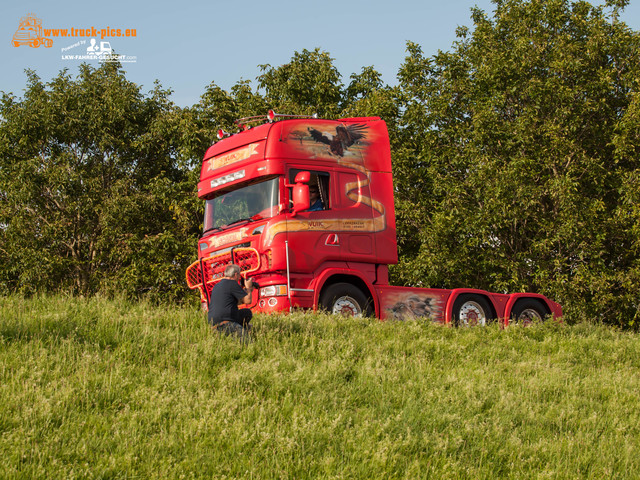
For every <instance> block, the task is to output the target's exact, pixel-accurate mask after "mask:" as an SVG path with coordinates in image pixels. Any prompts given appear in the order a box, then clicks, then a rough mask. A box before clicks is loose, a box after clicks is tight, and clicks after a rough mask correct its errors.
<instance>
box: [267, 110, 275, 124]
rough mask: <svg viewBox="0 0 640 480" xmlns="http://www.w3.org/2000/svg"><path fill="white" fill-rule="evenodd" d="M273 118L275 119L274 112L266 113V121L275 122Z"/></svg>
mask: <svg viewBox="0 0 640 480" xmlns="http://www.w3.org/2000/svg"><path fill="white" fill-rule="evenodd" d="M275 118H276V112H274V111H273V110H269V111H268V112H267V119H268V120H269V121H270V122H273V121H274V120H275Z"/></svg>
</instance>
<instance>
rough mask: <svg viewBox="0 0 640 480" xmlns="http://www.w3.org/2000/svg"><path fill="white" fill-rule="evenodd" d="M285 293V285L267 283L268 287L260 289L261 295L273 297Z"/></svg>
mask: <svg viewBox="0 0 640 480" xmlns="http://www.w3.org/2000/svg"><path fill="white" fill-rule="evenodd" d="M286 294H287V286H286V285H269V286H268V287H262V288H261V289H260V296H261V297H275V296H282V295H286Z"/></svg>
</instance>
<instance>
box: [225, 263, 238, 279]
mask: <svg viewBox="0 0 640 480" xmlns="http://www.w3.org/2000/svg"><path fill="white" fill-rule="evenodd" d="M224 276H225V278H230V279H232V280H239V279H240V267H239V266H238V265H236V264H235V263H232V264H231V265H227V268H225V269H224Z"/></svg>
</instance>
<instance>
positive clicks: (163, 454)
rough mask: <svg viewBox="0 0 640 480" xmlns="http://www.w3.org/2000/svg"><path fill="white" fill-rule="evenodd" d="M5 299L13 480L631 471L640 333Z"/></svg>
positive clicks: (636, 463) (2, 321)
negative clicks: (218, 318)
mask: <svg viewBox="0 0 640 480" xmlns="http://www.w3.org/2000/svg"><path fill="white" fill-rule="evenodd" d="M254 324H255V329H254V330H255V332H254V333H255V334H254V341H253V342H252V343H250V344H247V345H243V344H241V343H239V342H237V341H235V340H233V339H230V338H226V337H219V336H218V335H216V334H214V333H213V332H212V331H211V330H210V329H209V327H207V325H206V323H205V320H204V315H203V314H202V313H201V312H198V311H195V310H193V309H187V308H167V307H162V308H159V307H153V306H150V305H148V304H145V303H128V302H126V301H109V300H104V299H69V298H62V297H40V298H34V299H29V300H25V299H20V298H13V297H10V298H0V478H145V479H149V478H295V479H304V478H363V479H364V478H385V479H386V478H412V479H413V478H451V479H454V478H456V479H457V478H475V479H478V478H554V479H555V478H602V477H611V478H634V476H635V475H637V472H639V471H640V456H638V454H637V453H638V451H640V396H639V394H638V392H640V341H639V338H638V335H637V334H634V333H626V332H619V331H616V330H613V329H611V328H606V327H599V326H593V325H578V326H572V327H569V326H564V325H555V324H546V325H541V326H534V327H529V328H518V327H513V328H509V329H507V330H501V329H499V328H498V327H489V328H485V329H453V328H447V327H440V326H435V325H430V324H424V323H417V322H406V323H396V322H386V323H382V322H379V321H377V320H372V319H343V318H336V317H330V316H326V315H315V314H300V313H296V314H293V315H290V316H270V317H266V316H258V317H257V318H256V319H255V320H254Z"/></svg>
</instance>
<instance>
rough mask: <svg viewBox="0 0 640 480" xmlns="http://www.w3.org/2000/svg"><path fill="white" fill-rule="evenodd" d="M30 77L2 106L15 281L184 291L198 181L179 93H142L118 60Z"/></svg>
mask: <svg viewBox="0 0 640 480" xmlns="http://www.w3.org/2000/svg"><path fill="white" fill-rule="evenodd" d="M28 77H29V78H28V85H27V90H26V93H25V96H24V98H23V99H19V100H18V99H16V98H14V97H12V96H9V95H6V94H5V95H4V96H3V99H2V105H1V110H0V112H1V115H2V118H3V122H2V123H1V124H0V162H1V163H0V192H2V196H3V202H2V204H1V205H0V224H1V225H2V235H3V243H2V247H1V250H0V253H1V254H2V258H3V259H2V265H3V269H2V271H1V272H0V278H1V281H2V285H3V286H4V289H8V290H17V291H22V292H25V293H31V292H35V291H51V290H65V291H70V292H74V293H77V294H83V295H84V294H90V293H95V292H98V291H120V292H124V293H126V294H129V295H139V294H142V293H151V294H152V296H156V297H161V296H167V297H168V298H175V297H177V296H180V295H181V294H180V291H181V290H182V288H183V285H182V277H183V268H184V266H185V261H186V260H187V258H188V257H190V256H191V252H190V248H189V247H192V245H193V244H194V242H195V240H194V235H195V233H196V231H197V230H195V229H194V228H193V224H192V221H191V217H192V216H193V215H194V214H193V207H192V205H191V204H192V203H193V202H192V201H191V200H190V195H189V194H190V193H191V192H192V190H193V182H194V181H195V179H194V178H193V175H190V171H189V170H188V169H186V168H181V167H184V165H180V163H179V159H180V156H181V150H182V146H181V144H182V143H185V142H184V139H181V138H180V134H179V132H180V127H181V125H180V122H181V115H180V114H179V112H178V111H177V110H176V109H175V107H174V106H173V105H172V104H171V103H170V102H169V100H168V95H169V93H170V92H168V91H165V90H162V89H161V88H160V86H159V85H156V88H155V89H154V90H153V91H152V92H150V94H149V95H148V96H144V95H142V94H141V93H140V88H139V87H138V86H136V85H135V84H133V83H132V82H129V81H128V80H126V78H125V76H124V74H123V72H122V71H121V70H119V66H118V65H116V64H104V65H103V66H101V67H100V68H98V69H94V68H92V67H89V66H87V65H83V66H82V67H81V68H80V72H79V75H78V77H77V78H76V79H72V78H71V77H70V75H69V74H68V73H67V72H66V71H63V72H61V73H60V75H59V76H58V77H56V78H54V79H53V80H52V81H51V82H49V83H47V84H44V83H42V82H41V80H40V79H39V78H38V77H37V76H36V75H35V74H34V73H33V72H30V73H29V74H28Z"/></svg>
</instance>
